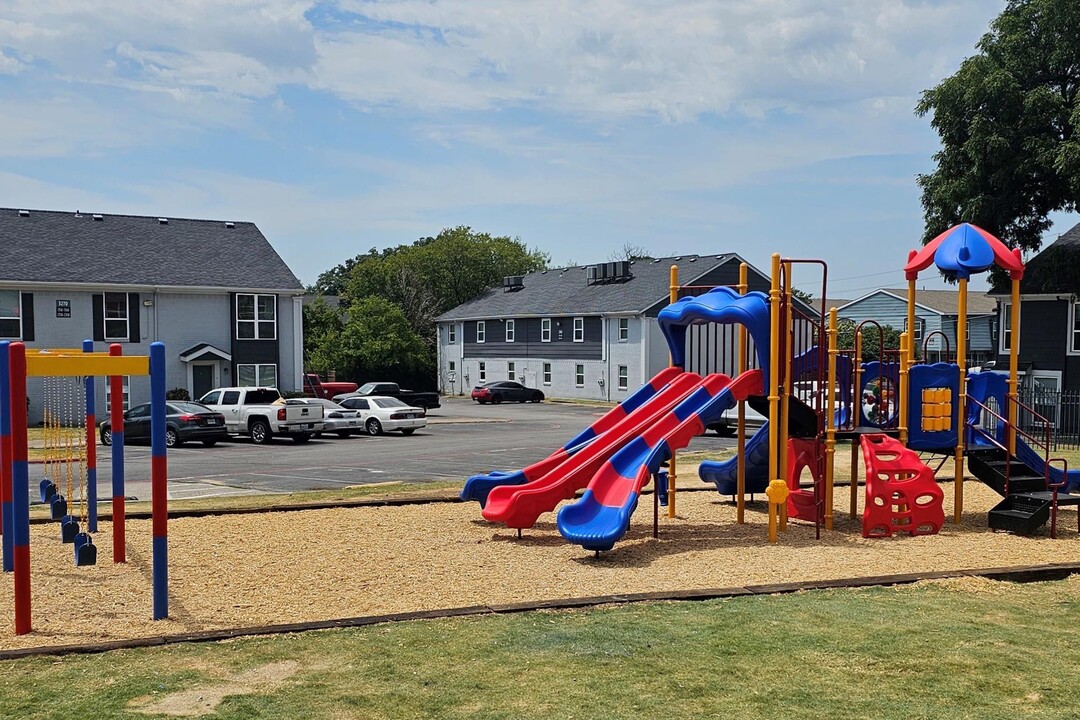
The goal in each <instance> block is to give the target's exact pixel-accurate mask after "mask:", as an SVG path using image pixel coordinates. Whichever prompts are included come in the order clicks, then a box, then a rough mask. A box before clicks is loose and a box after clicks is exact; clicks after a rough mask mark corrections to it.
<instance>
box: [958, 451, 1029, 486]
mask: <svg viewBox="0 0 1080 720" xmlns="http://www.w3.org/2000/svg"><path fill="white" fill-rule="evenodd" d="M968 469H969V470H971V473H972V475H974V476H975V477H977V478H978V479H979V480H980V481H982V482H983V483H985V484H986V485H987V486H988V487H990V488H992V489H993V490H994V492H996V493H997V494H998V495H1005V485H1006V473H1008V490H1009V494H1010V495H1012V494H1013V493H1031V492H1039V491H1042V490H1045V489H1046V478H1045V477H1043V476H1042V475H1040V474H1038V473H1037V472H1035V471H1034V470H1032V469H1031V468H1030V467H1028V466H1027V465H1026V464H1024V463H1022V462H1020V461H1019V460H1016V459H1015V458H1014V459H1012V460H1007V459H1006V458H1005V454H1004V453H1003V452H1001V451H1000V450H997V451H994V452H992V453H991V452H981V453H971V454H969V455H968Z"/></svg>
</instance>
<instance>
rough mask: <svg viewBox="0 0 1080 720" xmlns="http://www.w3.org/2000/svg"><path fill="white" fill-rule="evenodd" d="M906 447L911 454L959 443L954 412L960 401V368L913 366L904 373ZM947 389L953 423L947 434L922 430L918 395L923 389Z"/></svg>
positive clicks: (953, 366) (951, 366)
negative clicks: (906, 419)
mask: <svg viewBox="0 0 1080 720" xmlns="http://www.w3.org/2000/svg"><path fill="white" fill-rule="evenodd" d="M908 385H909V387H910V392H909V394H908V447H909V448H911V449H912V450H941V449H944V448H955V447H956V443H957V440H958V439H959V437H960V435H959V431H958V428H957V418H956V415H957V412H956V408H957V407H958V405H957V403H959V401H960V400H959V398H960V367H959V366H958V365H956V363H933V364H932V365H913V366H912V367H911V369H910V370H908ZM943 387H947V388H949V391H950V392H949V400H950V402H951V403H952V407H953V419H952V423H951V426H950V429H949V430H939V431H926V430H923V429H922V418H923V412H922V411H923V402H922V391H923V390H925V389H926V388H943Z"/></svg>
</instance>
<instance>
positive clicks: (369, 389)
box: [356, 383, 378, 395]
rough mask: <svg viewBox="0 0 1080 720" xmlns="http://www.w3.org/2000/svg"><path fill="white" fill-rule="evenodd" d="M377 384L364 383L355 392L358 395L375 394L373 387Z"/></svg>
mask: <svg viewBox="0 0 1080 720" xmlns="http://www.w3.org/2000/svg"><path fill="white" fill-rule="evenodd" d="M377 384H378V383H364V384H363V385H361V386H360V387H359V389H357V391H356V392H357V394H359V395H370V394H371V393H373V392H375V387H376V385H377Z"/></svg>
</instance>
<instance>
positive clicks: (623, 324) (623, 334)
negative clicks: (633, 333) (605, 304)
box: [619, 318, 630, 342]
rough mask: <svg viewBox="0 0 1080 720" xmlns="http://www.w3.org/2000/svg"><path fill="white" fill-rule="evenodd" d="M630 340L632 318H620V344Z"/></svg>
mask: <svg viewBox="0 0 1080 720" xmlns="http://www.w3.org/2000/svg"><path fill="white" fill-rule="evenodd" d="M629 339H630V318H619V342H626V341H627V340H629Z"/></svg>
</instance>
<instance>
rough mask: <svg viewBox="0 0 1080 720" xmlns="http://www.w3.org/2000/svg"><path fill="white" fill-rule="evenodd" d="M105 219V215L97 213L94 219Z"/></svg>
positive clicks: (96, 220)
mask: <svg viewBox="0 0 1080 720" xmlns="http://www.w3.org/2000/svg"><path fill="white" fill-rule="evenodd" d="M104 219H105V216H104V215H97V214H95V215H94V221H95V222H101V221H102V220H104Z"/></svg>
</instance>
